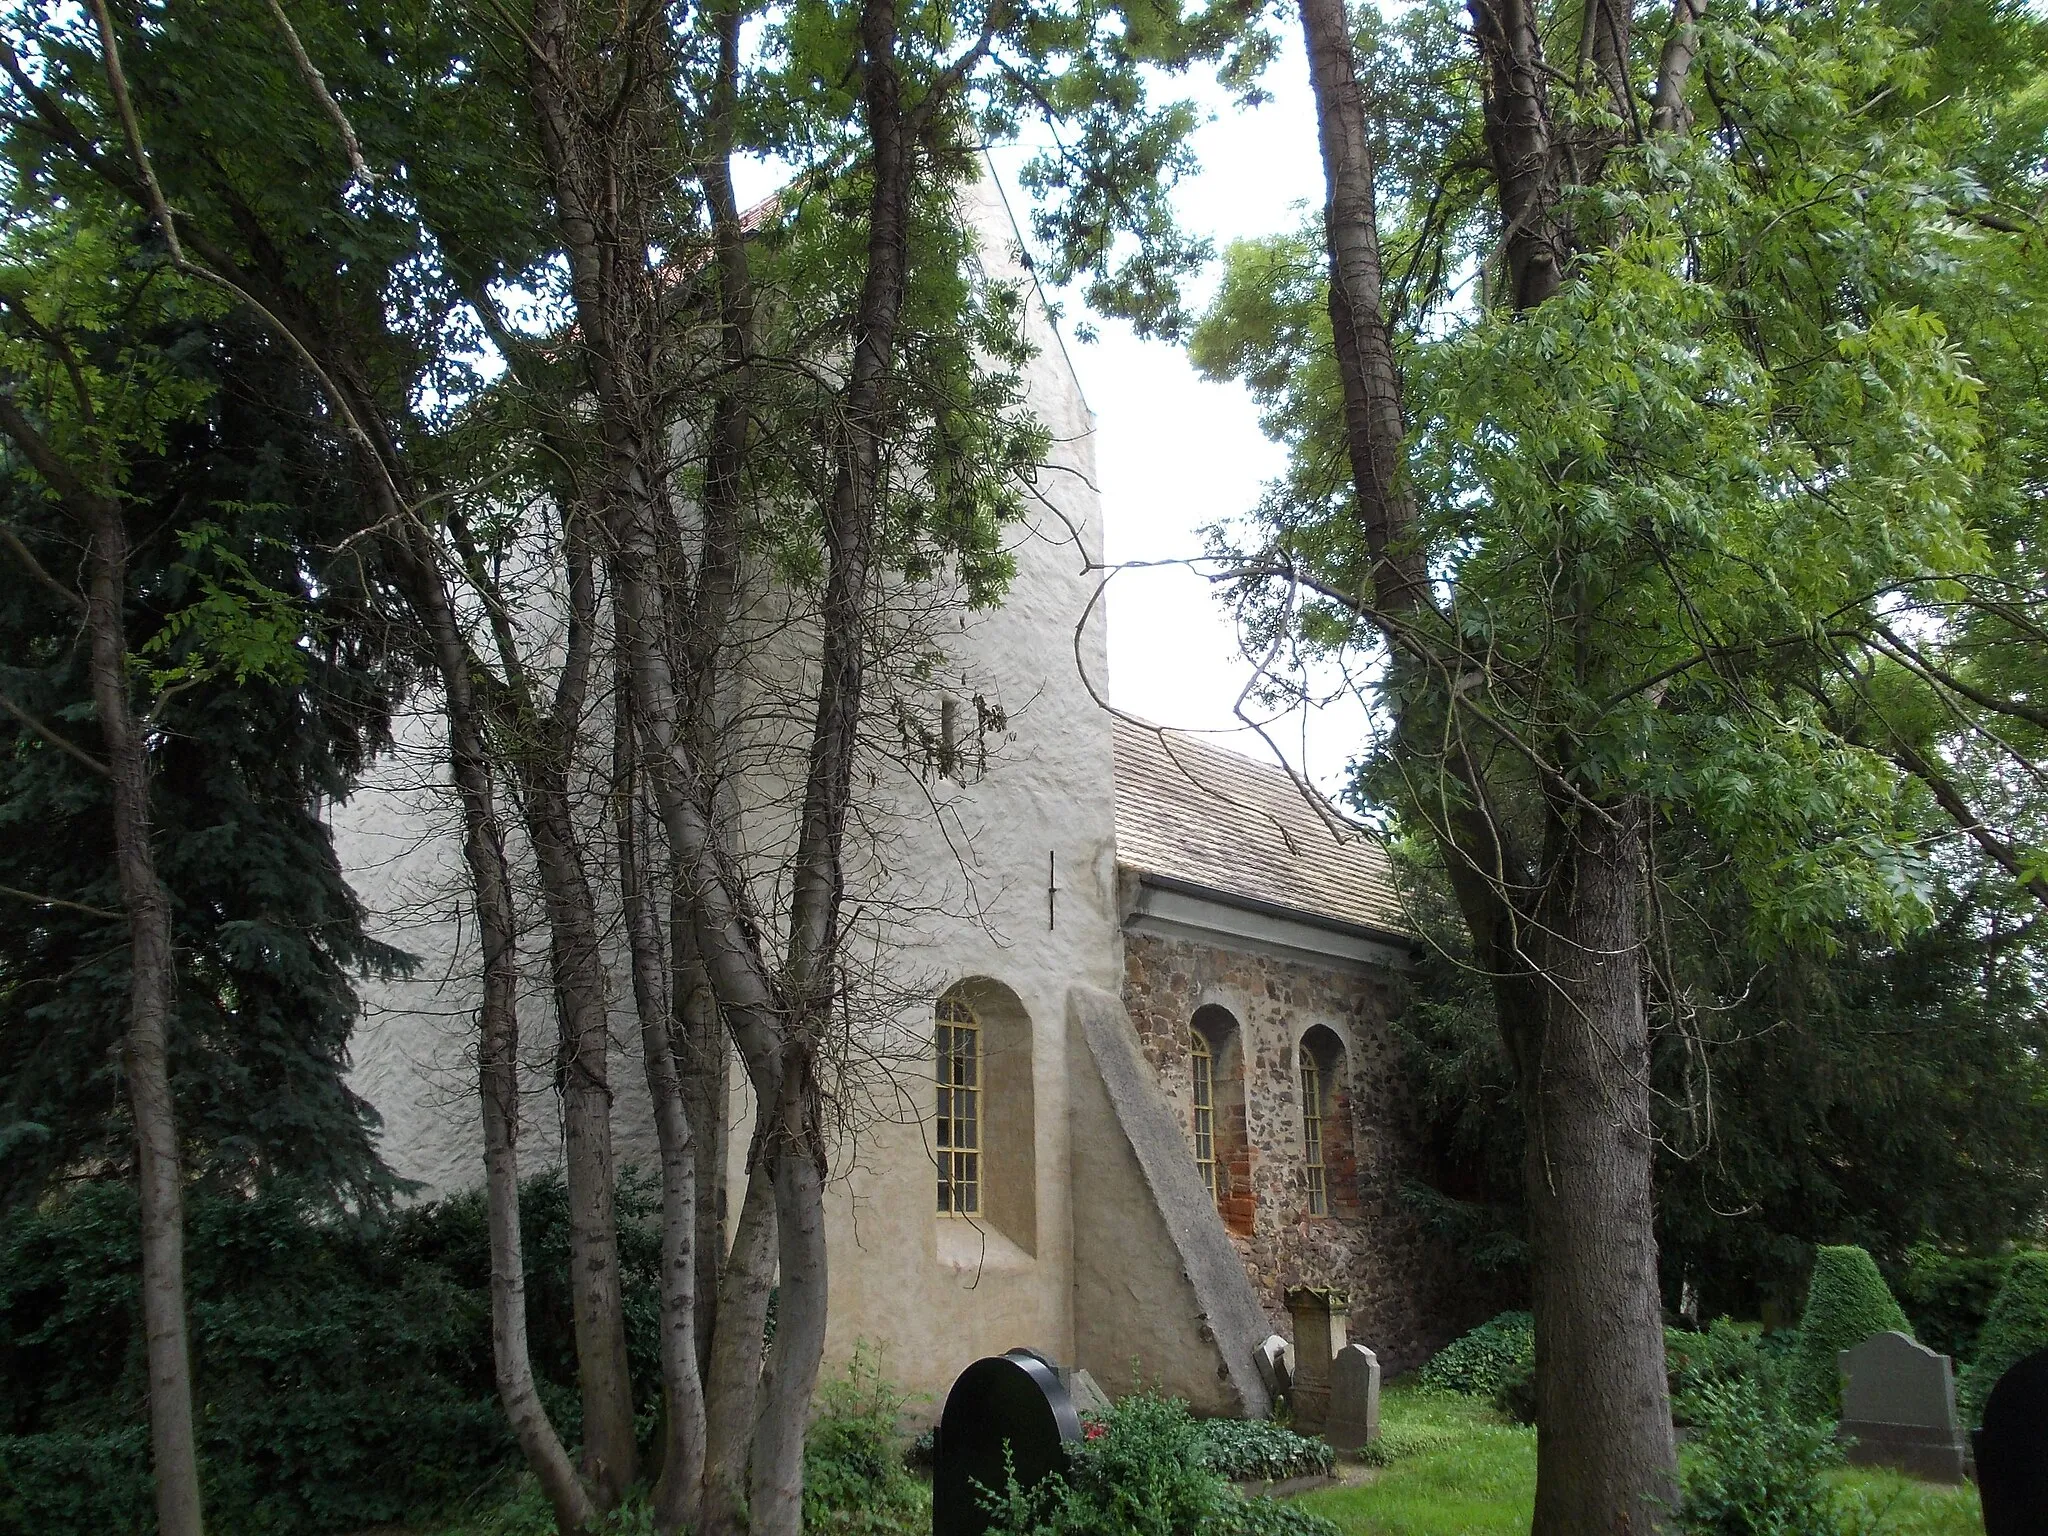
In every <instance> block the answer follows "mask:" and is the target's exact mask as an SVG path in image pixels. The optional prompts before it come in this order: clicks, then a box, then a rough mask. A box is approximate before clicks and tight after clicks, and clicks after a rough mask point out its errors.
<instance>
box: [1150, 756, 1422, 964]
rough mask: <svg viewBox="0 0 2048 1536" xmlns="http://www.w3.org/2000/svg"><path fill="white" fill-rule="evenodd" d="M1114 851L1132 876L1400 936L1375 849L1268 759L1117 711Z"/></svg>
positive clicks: (1401, 925)
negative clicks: (1338, 827)
mask: <svg viewBox="0 0 2048 1536" xmlns="http://www.w3.org/2000/svg"><path fill="white" fill-rule="evenodd" d="M1116 856H1117V862H1118V863H1119V864H1122V865H1124V866H1125V867H1126V868H1129V869H1133V870H1136V871H1138V872H1140V873H1141V874H1151V875H1159V876H1164V877H1165V878H1167V879H1170V880H1179V881H1185V882H1186V883H1188V884H1190V885H1196V886H1201V887H1203V888H1204V889H1206V890H1211V891H1215V892H1217V893H1218V894H1221V895H1224V896H1238V897H1245V898H1249V899H1251V900H1253V901H1258V902H1263V903H1268V904H1271V905H1273V906H1279V907H1285V908H1288V909H1289V910H1291V911H1295V912H1300V913H1303V914H1305V915H1307V916H1310V917H1322V918H1334V919H1336V920H1337V921H1339V922H1343V923H1353V924H1357V925H1359V926H1362V927H1366V928H1374V929H1378V930H1380V931H1381V932H1387V933H1405V932H1407V930H1408V924H1407V922H1406V921H1405V919H1404V918H1403V917H1402V915H1401V902H1400V898H1399V896H1398V895H1397V894H1396V891H1395V887H1394V877H1393V871H1392V869H1391V868H1390V867H1389V865H1388V862H1387V856H1386V854H1385V853H1384V852H1383V851H1382V850H1381V849H1380V848H1378V847H1377V846H1375V845H1374V844H1373V843H1371V842H1369V841H1367V840H1366V839H1365V838H1364V837H1362V836H1361V835H1359V834H1358V833H1355V832H1348V831H1347V832H1345V833H1343V834H1342V836H1341V837H1340V836H1339V834H1338V833H1337V832H1335V831H1333V830H1332V827H1331V823H1330V821H1329V820H1326V819H1325V818H1324V817H1323V816H1322V815H1320V814H1318V812H1317V810H1316V808H1315V807H1313V806H1311V805H1310V804H1309V803H1308V801H1307V800H1306V799H1305V798H1304V794H1303V790H1302V788H1301V786H1300V785H1299V784H1297V783H1296V782H1295V781H1294V779H1293V778H1292V777H1290V776H1289V774H1288V772H1287V770H1286V769H1284V768H1282V767H1280V766H1279V765H1278V764H1277V763H1266V762H1259V761H1257V760H1256V759H1253V758H1249V757H1245V756H1243V755H1242V754H1240V753H1236V752H1232V751H1230V750H1228V749H1227V748H1224V747H1219V746H1216V745H1214V744H1213V743H1211V742H1208V741H1204V740H1203V739H1201V738H1200V737H1197V736H1189V735H1186V734H1184V733H1182V732H1179V731H1167V730H1162V729H1160V728H1158V727H1156V726H1149V725H1142V724H1138V723H1135V722H1133V721H1130V720H1126V719H1123V718H1122V717H1119V718H1118V720H1117V723H1116Z"/></svg>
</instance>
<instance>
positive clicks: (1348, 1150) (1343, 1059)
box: [1294, 1024, 1358, 1216]
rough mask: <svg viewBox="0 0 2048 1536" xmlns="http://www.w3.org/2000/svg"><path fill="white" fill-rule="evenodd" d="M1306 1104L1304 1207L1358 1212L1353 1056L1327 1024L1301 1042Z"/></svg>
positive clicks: (1298, 1051)
mask: <svg viewBox="0 0 2048 1536" xmlns="http://www.w3.org/2000/svg"><path fill="white" fill-rule="evenodd" d="M1294 1054H1295V1065H1296V1071H1297V1076H1298V1089H1299V1101H1300V1107H1301V1147H1300V1151H1301V1196H1302V1210H1303V1212H1304V1214H1306V1215H1309V1216H1350V1215H1355V1214H1357V1211H1358V1164H1357V1157H1356V1153H1355V1150H1354V1148H1353V1145H1352V1130H1351V1122H1352V1113H1351V1056H1350V1052H1349V1050H1348V1049H1347V1048H1346V1045H1345V1042H1344V1040H1343V1038H1342V1037H1341V1036H1340V1035H1339V1034H1338V1033H1337V1032H1336V1031H1335V1030H1333V1029H1331V1028H1330V1027H1329V1026H1328V1025H1326V1024H1315V1025H1311V1026H1310V1027H1309V1028H1308V1029H1306V1030H1304V1031H1303V1032H1302V1035H1301V1038H1300V1040H1298V1041H1297V1042H1296V1044H1295V1053H1294Z"/></svg>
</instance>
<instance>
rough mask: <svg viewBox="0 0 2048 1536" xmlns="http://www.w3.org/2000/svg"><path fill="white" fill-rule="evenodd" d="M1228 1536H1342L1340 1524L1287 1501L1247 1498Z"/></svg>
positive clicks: (1240, 1507)
mask: <svg viewBox="0 0 2048 1536" xmlns="http://www.w3.org/2000/svg"><path fill="white" fill-rule="evenodd" d="M1228 1536H1341V1532H1340V1530H1339V1527H1338V1526H1337V1524H1336V1522H1335V1521H1333V1520H1329V1519H1326V1518H1325V1517H1323V1516H1322V1515H1318V1514H1314V1513H1312V1512H1311V1511H1309V1510H1306V1509H1303V1508H1302V1507H1301V1506H1300V1505H1299V1504H1296V1503H1293V1502H1292V1501H1290V1500H1285V1499H1245V1500H1244V1501H1242V1502H1241V1503H1240V1504H1239V1505H1238V1507H1237V1512H1236V1518H1235V1519H1234V1520H1233V1521H1232V1523H1231V1529H1230V1531H1229V1533H1228Z"/></svg>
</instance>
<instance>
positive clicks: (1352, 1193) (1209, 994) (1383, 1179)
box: [1124, 932, 1513, 1376]
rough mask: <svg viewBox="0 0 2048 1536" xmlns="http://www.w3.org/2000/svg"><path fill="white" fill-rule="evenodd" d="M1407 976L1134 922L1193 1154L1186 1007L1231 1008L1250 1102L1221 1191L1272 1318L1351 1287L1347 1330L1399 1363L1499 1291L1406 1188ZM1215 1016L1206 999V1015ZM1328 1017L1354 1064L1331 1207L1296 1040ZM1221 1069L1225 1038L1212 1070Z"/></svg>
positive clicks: (1130, 991)
mask: <svg viewBox="0 0 2048 1536" xmlns="http://www.w3.org/2000/svg"><path fill="white" fill-rule="evenodd" d="M1399 988H1400V980H1399V977H1398V976H1397V975H1395V974H1394V973H1392V972H1387V971H1379V970H1374V969H1369V968H1366V967H1361V966H1355V965H1349V964H1345V963H1332V964H1330V965H1327V966H1324V965H1317V964H1315V963H1313V962H1311V961H1308V960H1292V959H1283V958H1280V957H1279V956H1277V955H1274V954H1267V953H1258V952H1253V951H1250V950H1247V949H1239V948H1227V947H1224V946H1222V945H1220V944H1209V943H1198V942H1194V941H1191V940H1187V939H1181V938H1167V937H1163V936H1160V935H1157V934H1151V933H1130V932H1127V933H1126V934H1125V936H1124V1005H1125V1008H1126V1009H1127V1011H1128V1012H1129V1013H1130V1016H1131V1021H1132V1023H1133V1024H1134V1025H1135V1026H1136V1028H1137V1031H1138V1037H1139V1042H1140V1044H1141V1046H1142V1047H1143V1050H1144V1052H1145V1056H1146V1059H1147V1060H1148V1061H1149V1062H1150V1063H1151V1065H1152V1069H1153V1070H1154V1071H1155V1072H1156V1073H1158V1075H1159V1083H1160V1087H1161V1089H1162V1090H1163V1091H1164V1092H1165V1094H1166V1097H1167V1099H1168V1101H1169V1102H1170V1103H1171V1104H1172V1105H1173V1107H1174V1110H1175V1112H1176V1114H1177V1116H1178V1118H1179V1120H1180V1124H1181V1130H1182V1132H1183V1134H1184V1135H1185V1136H1186V1137H1187V1138H1188V1145H1189V1153H1188V1155H1189V1157H1190V1158H1191V1159H1192V1157H1193V1155H1194V1106H1193V1102H1192V1095H1193V1078H1192V1069H1191V1067H1190V1064H1189V1055H1190V1049H1189V1041H1190V1034H1189V1031H1190V1026H1191V1021H1192V1020H1193V1018H1194V1015H1195V1012H1196V1010H1197V1009H1201V1008H1205V1007H1214V1008H1222V1009H1225V1010H1227V1011H1228V1012H1229V1013H1230V1015H1231V1016H1232V1018H1233V1019H1234V1020H1235V1022H1236V1027H1237V1030H1238V1031H1239V1039H1238V1045H1239V1049H1238V1050H1237V1051H1235V1052H1233V1053H1231V1055H1232V1057H1233V1058H1234V1061H1233V1063H1232V1065H1233V1069H1235V1070H1241V1072H1242V1074H1243V1096H1244V1097H1243V1111H1242V1120H1241V1122H1240V1121H1239V1119H1238V1116H1237V1115H1236V1114H1235V1113H1233V1114H1231V1115H1230V1116H1229V1124H1228V1125H1225V1124H1224V1123H1223V1117H1221V1116H1219V1117H1218V1120H1219V1124H1218V1130H1219V1137H1218V1161H1219V1164H1221V1165H1222V1170H1223V1171H1226V1172H1227V1175H1228V1183H1227V1185H1226V1187H1225V1188H1224V1189H1223V1190H1222V1191H1221V1192H1220V1194H1221V1198H1222V1200H1223V1203H1224V1204H1225V1207H1226V1211H1227V1213H1228V1215H1229V1216H1230V1217H1231V1220H1230V1221H1229V1222H1228V1226H1229V1228H1230V1233H1231V1241H1232V1242H1233V1243H1235V1244H1236V1246H1237V1248H1238V1251H1239V1253H1240V1255H1241V1256H1242V1257H1243V1259H1244V1262H1245V1267H1246V1270H1247V1271H1248V1273H1249V1274H1250V1277H1251V1280H1252V1285H1253V1288H1254V1290H1255V1291H1256V1292H1257V1294H1258V1297H1259V1301H1260V1304H1261V1305H1262V1306H1263V1307H1264V1308H1265V1309H1266V1313H1267V1315H1268V1317H1269V1318H1270V1319H1271V1321H1272V1324H1273V1327H1274V1329H1275V1331H1277V1332H1280V1333H1285V1334H1289V1335H1290V1336H1291V1332H1292V1324H1291V1322H1290V1320H1289V1317H1288V1313H1287V1307H1286V1304H1285V1301H1284V1297H1285V1294H1286V1292H1287V1291H1288V1290H1289V1289H1291V1288H1292V1287H1295V1286H1328V1287H1333V1288H1335V1289H1339V1290H1343V1291H1347V1292H1349V1293H1350V1296H1351V1336H1352V1338H1354V1339H1356V1340H1358V1341H1359V1342H1360V1343H1362V1344H1365V1345H1366V1346H1367V1347H1368V1348H1370V1349H1372V1350H1373V1351H1374V1352H1375V1353H1376V1354H1377V1355H1378V1356H1379V1358H1380V1362H1381V1364H1382V1366H1383V1367H1384V1368H1385V1370H1386V1372H1387V1374H1388V1375H1390V1376H1391V1375H1395V1374H1398V1373H1400V1372H1402V1371H1407V1370H1412V1369H1414V1368H1415V1367H1417V1366H1419V1365H1421V1364H1422V1363H1423V1362H1424V1361H1425V1360H1427V1359H1428V1358H1429V1356H1430V1355H1431V1354H1433V1353H1434V1352H1435V1351H1436V1350H1437V1349H1439V1348H1441V1347H1442V1346H1443V1345H1444V1344H1445V1343H1447V1342H1449V1341H1450V1340H1451V1339H1453V1338H1455V1337H1457V1336H1458V1335H1459V1334H1460V1333H1462V1332H1464V1331H1465V1330H1466V1329H1468V1328H1470V1327H1472V1326H1473V1325H1474V1324H1476V1323H1478V1322H1481V1321H1483V1320H1484V1319H1485V1318H1487V1317H1489V1316H1491V1315H1492V1314H1493V1313H1494V1312H1496V1311H1498V1310H1499V1309H1500V1306H1501V1305H1502V1304H1503V1302H1502V1298H1501V1296H1500V1295H1499V1294H1498V1291H1499V1287H1498V1285H1497V1283H1495V1282H1494V1281H1493V1280H1492V1279H1491V1277H1488V1276H1481V1275H1474V1274H1470V1273H1468V1272H1466V1271H1465V1270H1464V1268H1463V1266H1461V1265H1460V1264H1459V1263H1458V1262H1457V1260H1456V1259H1455V1257H1454V1256H1453V1255H1452V1253H1451V1252H1450V1250H1449V1248H1448V1247H1447V1245H1445V1244H1444V1243H1443V1242H1441V1241H1440V1240H1439V1239H1437V1238H1435V1237H1433V1236H1432V1235H1431V1234H1429V1233H1428V1232H1427V1231H1425V1230H1424V1229H1423V1227H1422V1225H1421V1223H1420V1222H1419V1221H1418V1220H1417V1218H1416V1216H1415V1213H1414V1212H1413V1211H1412V1210H1411V1209H1410V1208H1409V1207H1408V1206H1407V1205H1406V1204H1405V1203H1404V1202H1403V1201H1402V1200H1401V1198H1400V1185H1401V1182H1402V1180H1403V1179H1404V1178H1406V1177H1409V1176H1411V1175H1412V1174H1413V1173H1415V1172H1416V1171H1418V1168H1419V1156H1420V1153H1419V1148H1418V1144H1417V1143H1418V1138H1417V1136H1416V1134H1415V1132H1414V1129H1413V1120H1412V1114H1411V1110H1410V1106H1409V1099H1408V1094H1407V1092H1406V1089H1405V1085H1404V1081H1403V1078H1402V1075H1401V1070H1400V1062H1399V1056H1398V1051H1397V1049H1396V1046H1395V1044H1394V1041H1393V1039H1392V1036H1391V1034H1390V1032H1389V1030H1388V1028H1387V1020H1388V1018H1389V1016H1390V1014H1391V1013H1392V1011H1393V1010H1394V1009H1395V1008H1396V1007H1397V1006H1398V1002H1399ZM1214 1018H1215V1015H1213V1014H1209V1015H1205V1020H1208V1021H1210V1022H1211V1024H1212V1026H1213V1021H1214ZM1318 1025H1320V1026H1322V1027H1324V1028H1326V1029H1328V1030H1330V1031H1331V1033H1333V1034H1334V1035H1336V1036H1337V1038H1338V1040H1339V1041H1341V1042H1342V1044H1343V1047H1344V1071H1343V1073H1342V1074H1341V1075H1340V1077H1339V1080H1338V1081H1337V1082H1335V1083H1333V1084H1332V1085H1330V1090H1329V1091H1328V1093H1327V1095H1326V1100H1327V1102H1326V1108H1325V1122H1324V1157H1323V1164H1324V1169H1325V1177H1326V1180H1327V1183H1328V1187H1329V1195H1330V1198H1329V1201H1328V1204H1329V1213H1328V1214H1327V1215H1322V1216H1312V1215H1310V1214H1309V1212H1308V1187H1307V1181H1306V1177H1305V1175H1304V1172H1303V1166H1304V1158H1303V1152H1302V1121H1301V1076H1300V1066H1299V1060H1298V1055H1297V1052H1298V1051H1299V1049H1300V1046H1301V1040H1302V1037H1303V1036H1304V1035H1305V1034H1307V1033H1308V1032H1309V1031H1310V1030H1312V1029H1314V1028H1316V1027H1317V1026H1318ZM1223 1069H1224V1058H1223V1056H1222V1055H1221V1054H1219V1055H1218V1057H1217V1070H1218V1072H1219V1073H1220V1072H1221V1071H1222V1070H1223ZM1220 1089H1221V1085H1219V1091H1220ZM1233 1109H1234V1106H1233ZM1247 1217H1248V1218H1249V1219H1247ZM1507 1304H1513V1303H1512V1302H1509V1303H1507Z"/></svg>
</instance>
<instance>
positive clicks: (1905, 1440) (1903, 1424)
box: [1835, 1332, 1966, 1483]
mask: <svg viewBox="0 0 2048 1536" xmlns="http://www.w3.org/2000/svg"><path fill="white" fill-rule="evenodd" d="M1835 1359H1836V1361H1837V1362H1838V1363H1839V1364H1840V1366H1841V1369H1842V1422H1841V1427H1840V1428H1839V1429H1838V1430H1837V1431H1836V1433H1837V1435H1838V1436H1839V1437H1840V1438H1841V1439H1843V1440H1845V1441H1848V1442H1850V1444H1849V1446H1848V1454H1849V1460H1850V1461H1852V1462H1855V1463H1857V1464H1859V1465H1861V1466H1878V1467H1898V1468H1900V1469H1901V1470H1903V1471H1907V1472H1911V1473H1913V1474H1914V1475H1915V1476H1916V1477H1926V1478H1933V1479H1935V1480H1936V1481H1939V1482H1944V1483H1960V1482H1961V1481H1962V1480H1963V1478H1964V1475H1965V1462H1966V1455H1965V1451H1964V1446H1963V1436H1962V1431H1961V1428H1960V1427H1959V1425H1958V1424H1957V1421H1956V1379H1955V1373H1954V1372H1953V1371H1951V1370H1950V1369H1949V1360H1948V1356H1947V1355H1938V1354H1936V1353H1935V1352H1934V1351H1933V1350H1931V1349H1929V1348H1928V1347H1927V1346H1926V1345H1924V1344H1916V1343H1915V1342H1914V1341H1913V1340H1911V1339H1909V1338H1907V1337H1906V1336H1905V1335H1904V1334H1903V1333H1898V1332H1887V1333H1874V1334H1872V1335H1871V1336H1870V1337H1869V1338H1867V1339H1865V1340H1864V1341H1863V1342H1862V1343H1861V1344H1858V1345H1857V1346H1856V1347H1855V1348H1854V1349H1845V1350H1843V1351H1842V1352H1841V1353H1840V1354H1839V1355H1837V1356H1836V1357H1835Z"/></svg>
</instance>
